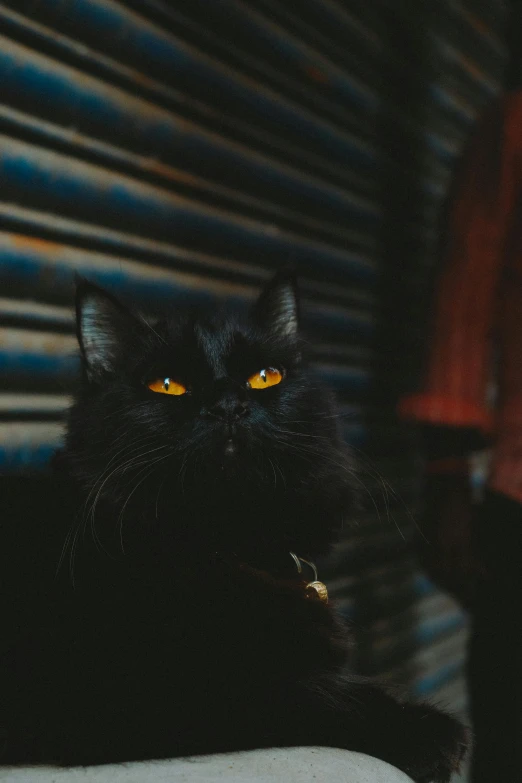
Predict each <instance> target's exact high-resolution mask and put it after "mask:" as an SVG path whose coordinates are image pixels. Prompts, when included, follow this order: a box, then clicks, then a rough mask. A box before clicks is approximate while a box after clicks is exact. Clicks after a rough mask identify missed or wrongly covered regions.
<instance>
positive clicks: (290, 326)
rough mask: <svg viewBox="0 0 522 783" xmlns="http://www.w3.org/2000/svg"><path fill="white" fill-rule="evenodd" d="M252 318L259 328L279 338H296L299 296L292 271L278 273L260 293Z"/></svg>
mask: <svg viewBox="0 0 522 783" xmlns="http://www.w3.org/2000/svg"><path fill="white" fill-rule="evenodd" d="M252 317H253V319H254V321H255V323H257V324H258V325H259V326H261V327H262V328H263V329H266V330H267V331H269V332H272V334H275V335H278V336H280V337H289V338H296V337H297V333H298V330H299V295H298V291H297V279H296V275H295V273H294V271H293V270H284V271H282V272H278V274H276V275H275V277H273V278H272V280H271V281H270V282H269V283H268V284H267V285H266V286H265V288H264V289H263V290H262V291H261V294H260V296H259V299H258V300H257V302H256V303H255V305H254V308H253V311H252Z"/></svg>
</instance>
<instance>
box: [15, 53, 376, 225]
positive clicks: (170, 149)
mask: <svg viewBox="0 0 522 783" xmlns="http://www.w3.org/2000/svg"><path fill="white" fill-rule="evenodd" d="M5 40H7V39H5ZM0 79H1V80H2V88H3V91H4V95H6V96H8V95H11V96H12V97H13V100H14V101H16V100H17V99H18V98H19V96H23V99H24V104H27V103H29V104H31V103H32V104H33V105H34V107H35V110H36V111H37V112H38V113H39V114H40V115H42V114H43V115H44V116H46V117H47V116H50V117H51V118H52V119H53V120H55V119H57V118H60V117H62V118H63V119H64V121H65V122H68V118H70V117H71V116H74V123H75V126H77V127H78V126H80V127H82V126H83V127H84V129H85V131H86V132H88V133H94V134H96V135H97V136H99V137H100V138H104V139H107V140H109V141H113V140H114V139H115V138H117V139H118V143H119V144H120V145H127V146H128V148H129V149H132V150H136V151H138V152H139V153H140V154H143V155H149V156H153V157H154V158H158V159H162V160H164V161H172V162H173V163H174V165H176V164H179V163H180V162H181V163H182V164H183V165H185V166H188V167H189V168H190V167H191V165H192V166H193V167H195V168H197V170H199V171H201V170H204V169H205V164H206V165H207V169H209V170H210V176H212V172H213V171H214V172H216V175H218V174H219V172H217V171H216V168H217V166H218V164H219V165H220V166H221V167H224V168H226V167H228V166H232V167H233V168H234V170H236V169H238V170H243V171H244V174H245V178H246V180H245V181H246V182H248V183H249V184H252V185H253V186H254V188H256V187H258V184H261V183H263V182H265V183H267V184H272V185H277V187H278V188H280V190H281V194H280V195H282V193H283V192H285V191H287V192H289V193H294V194H297V195H299V196H301V197H306V198H307V199H309V201H310V204H311V205H313V204H325V205H328V206H329V207H330V208H332V209H333V208H336V209H338V210H340V211H342V213H343V214H344V215H345V216H346V215H347V214H355V215H357V216H358V217H359V218H360V219H362V220H375V219H376V211H375V208H372V205H371V204H370V203H368V204H367V205H365V204H364V203H362V202H360V201H357V200H354V199H353V198H352V197H350V195H349V194H348V193H346V192H345V191H343V190H342V189H341V188H339V187H335V186H333V185H331V184H328V183H327V182H325V181H321V180H320V179H317V178H316V179H314V178H313V177H309V176H307V175H306V174H303V173H302V172H299V171H296V170H292V168H291V167H289V166H281V164H279V163H277V161H275V160H273V159H270V158H269V157H267V156H265V155H262V154H260V153H253V152H252V151H251V150H249V149H248V148H247V147H245V146H243V145H240V144H236V143H232V142H229V141H227V140H226V139H223V138H222V137H220V136H219V135H217V134H212V133H209V132H207V131H205V130H204V129H203V128H200V127H198V126H197V125H195V124H193V123H191V122H189V121H187V120H184V119H181V118H179V117H177V116H176V115H175V114H174V113H172V112H167V111H165V110H162V109H161V108H158V107H155V106H154V105H153V104H150V103H147V102H146V101H142V100H140V99H138V98H134V97H132V96H130V95H128V94H127V93H125V92H123V91H122V90H119V89H117V88H114V87H111V86H109V85H105V84H104V83H103V82H100V81H99V80H97V79H94V78H92V77H89V76H85V75H84V74H81V73H80V72H78V71H76V70H75V69H72V68H69V67H67V66H64V65H62V64H60V63H57V62H55V61H53V60H51V59H49V58H47V57H43V56H41V55H38V54H36V53H35V52H31V50H29V49H27V48H26V47H23V46H20V45H18V44H15V43H12V42H8V43H7V45H4V46H3V47H1V46H0ZM78 142H79V143H80V139H78ZM249 178H252V179H251V180H250V179H249Z"/></svg>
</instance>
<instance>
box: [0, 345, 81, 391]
mask: <svg viewBox="0 0 522 783" xmlns="http://www.w3.org/2000/svg"><path fill="white" fill-rule="evenodd" d="M79 368H80V364H79V357H78V356H73V355H71V356H68V355H66V354H53V355H48V354H42V353H37V352H34V351H21V350H20V351H15V350H8V349H5V348H0V376H4V377H12V378H16V379H17V380H20V381H23V382H24V385H25V386H26V391H28V392H30V391H37V390H38V389H39V388H40V386H39V383H40V381H41V379H42V378H45V379H46V380H49V381H54V382H61V381H63V380H67V379H69V381H72V380H73V379H74V378H75V377H77V376H78V372H79Z"/></svg>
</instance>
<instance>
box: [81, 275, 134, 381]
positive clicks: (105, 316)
mask: <svg viewBox="0 0 522 783" xmlns="http://www.w3.org/2000/svg"><path fill="white" fill-rule="evenodd" d="M76 330H77V335H78V342H79V344H80V350H81V354H82V358H83V361H84V367H85V370H86V373H87V377H88V378H89V380H91V381H99V380H101V379H102V378H103V377H104V376H106V375H111V374H113V373H115V372H116V371H117V369H118V367H119V366H120V364H121V361H122V360H123V357H124V355H125V353H126V351H125V348H126V347H129V346H130V345H131V344H132V342H133V340H134V339H135V338H136V337H137V335H138V332H139V331H140V324H139V321H138V320H137V319H136V318H135V317H134V316H133V315H132V313H130V312H129V310H127V308H126V307H124V306H123V305H122V304H121V303H120V302H118V300H117V299H115V298H114V297H113V296H111V295H110V294H109V293H107V291H104V290H103V289H102V288H99V287H98V286H96V285H94V284H92V283H89V282H87V281H85V280H79V281H78V283H77V288H76Z"/></svg>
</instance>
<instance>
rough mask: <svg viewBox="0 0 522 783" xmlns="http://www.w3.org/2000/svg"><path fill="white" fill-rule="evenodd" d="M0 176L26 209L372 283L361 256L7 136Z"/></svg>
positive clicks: (0, 155) (11, 195) (7, 190)
mask: <svg viewBox="0 0 522 783" xmlns="http://www.w3.org/2000/svg"><path fill="white" fill-rule="evenodd" d="M0 176H1V178H2V183H3V195H4V198H11V199H13V200H16V201H21V202H22V203H23V204H24V205H25V206H34V207H37V208H38V207H41V206H45V207H46V208H47V209H52V210H53V211H56V212H58V213H62V214H66V215H67V214H69V215H70V214H71V212H72V213H73V214H80V215H82V218H84V219H86V220H91V221H93V222H98V223H102V224H110V225H117V226H119V227H120V228H123V229H127V230H129V229H131V230H135V229H136V228H137V227H139V228H140V229H141V231H140V233H143V234H145V235H148V236H153V237H154V238H156V239H157V238H163V239H173V240H175V241H177V242H178V243H182V244H183V242H185V241H187V242H190V243H192V242H196V243H198V244H200V246H202V247H204V246H205V244H206V245H209V244H211V245H212V247H213V248H215V249H217V250H218V252H219V251H221V252H228V253H235V254H237V252H238V249H242V250H243V252H244V253H255V254H256V257H258V258H265V259H266V260H267V261H268V260H269V259H270V258H272V259H273V263H275V264H277V263H282V262H283V263H284V262H288V261H290V260H292V261H295V262H296V264H297V266H298V268H301V269H303V270H306V269H307V268H309V269H315V268H317V265H320V266H322V267H323V268H325V269H331V270H342V271H343V272H344V273H345V274H346V276H350V277H352V278H353V279H363V280H369V279H371V278H372V277H373V275H374V271H373V268H372V267H371V266H369V265H367V264H364V263H361V261H360V259H358V258H357V257H354V256H353V255H350V254H349V253H346V252H344V251H342V250H338V249H337V248H335V247H332V246H329V245H326V244H324V243H319V242H311V241H306V240H304V239H303V238H301V237H299V236H298V235H295V234H290V233H289V232H283V231H280V230H278V229H276V230H274V228H273V227H272V226H270V225H265V224H263V223H260V222H257V221H254V220H242V219H241V218H239V217H238V216H236V215H234V214H231V213H228V212H224V211H220V210H217V209H212V208H210V207H206V206H205V205H203V204H198V203H197V202H194V201H190V200H189V199H184V198H181V197H178V196H175V195H174V194H172V193H170V192H168V191H164V190H162V189H160V188H155V187H152V186H149V185H145V184H143V183H141V182H139V181H138V180H134V179H131V178H130V177H124V176H123V175H120V176H118V175H114V174H113V175H110V174H108V173H107V172H106V171H105V170H104V169H100V168H99V167H96V166H90V165H88V164H84V163H79V162H76V161H73V160H71V159H70V158H67V157H65V156H62V155H59V154H57V153H50V152H47V151H46V150H43V149H41V148H36V147H33V146H32V145H27V144H22V143H18V142H16V143H15V142H12V141H11V140H9V139H7V138H5V137H4V139H3V141H2V144H1V147H0Z"/></svg>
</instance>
